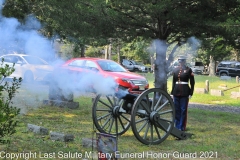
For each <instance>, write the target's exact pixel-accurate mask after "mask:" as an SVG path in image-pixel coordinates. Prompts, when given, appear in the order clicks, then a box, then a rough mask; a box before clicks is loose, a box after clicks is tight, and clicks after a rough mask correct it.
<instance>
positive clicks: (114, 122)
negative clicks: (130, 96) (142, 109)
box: [92, 95, 131, 135]
mask: <svg viewBox="0 0 240 160" xmlns="http://www.w3.org/2000/svg"><path fill="white" fill-rule="evenodd" d="M123 104H124V100H123V99H118V98H117V97H115V96H101V95H97V97H96V98H95V100H94V102H93V107H92V117H93V123H94V125H95V126H96V128H97V130H98V131H99V132H101V133H108V134H112V135H122V134H123V133H125V132H126V131H127V130H128V128H129V127H130V120H131V115H130V113H127V111H126V110H124V109H123V108H122V105H123Z"/></svg>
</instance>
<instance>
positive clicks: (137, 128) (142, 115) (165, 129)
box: [131, 88, 175, 144]
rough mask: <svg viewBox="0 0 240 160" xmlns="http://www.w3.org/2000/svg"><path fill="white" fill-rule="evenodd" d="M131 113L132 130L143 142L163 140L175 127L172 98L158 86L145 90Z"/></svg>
mask: <svg viewBox="0 0 240 160" xmlns="http://www.w3.org/2000/svg"><path fill="white" fill-rule="evenodd" d="M131 115H132V116H131V127H132V131H133V133H134V135H135V137H136V138H137V139H138V140H139V141H140V142H142V143H143V144H159V143H161V142H163V141H164V140H165V139H166V138H167V137H168V136H169V134H170V133H171V131H172V129H173V127H174V117H175V108H174V104H173V101H172V98H171V97H170V96H169V94H167V93H166V92H164V91H162V90H160V89H158V88H152V89H148V90H146V91H144V92H143V93H142V94H141V95H140V96H139V97H138V98H137V99H136V101H135V103H134V105H133V109H132V113H131Z"/></svg>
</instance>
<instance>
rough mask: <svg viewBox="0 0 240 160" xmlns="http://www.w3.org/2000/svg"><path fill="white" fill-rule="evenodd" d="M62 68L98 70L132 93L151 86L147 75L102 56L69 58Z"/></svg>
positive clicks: (85, 70) (69, 69) (80, 71)
mask: <svg viewBox="0 0 240 160" xmlns="http://www.w3.org/2000/svg"><path fill="white" fill-rule="evenodd" d="M61 67H62V69H65V70H68V71H72V72H79V73H84V74H85V75H86V74H87V73H88V72H97V73H98V74H101V75H103V76H104V77H112V78H113V79H115V81H116V82H117V84H118V85H119V88H121V89H125V90H128V91H129V92H130V93H139V92H142V91H143V90H146V89H148V88H149V84H148V81H147V79H146V78H145V77H143V76H141V75H139V74H136V73H132V72H129V71H127V70H126V69H125V68H124V67H122V66H121V65H120V64H118V63H116V62H115V61H112V60H107V59H101V58H74V59H70V60H68V61H67V62H66V63H64V64H63V65H62V66H61ZM80 78H81V77H80Z"/></svg>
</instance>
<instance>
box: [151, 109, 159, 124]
mask: <svg viewBox="0 0 240 160" xmlns="http://www.w3.org/2000/svg"><path fill="white" fill-rule="evenodd" d="M159 119H160V115H159V114H158V113H157V112H156V111H153V112H151V114H150V121H151V122H158V120H159Z"/></svg>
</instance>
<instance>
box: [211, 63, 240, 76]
mask: <svg viewBox="0 0 240 160" xmlns="http://www.w3.org/2000/svg"><path fill="white" fill-rule="evenodd" d="M216 75H217V76H240V62H238V61H222V62H220V63H219V64H218V66H217V68H216Z"/></svg>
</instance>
